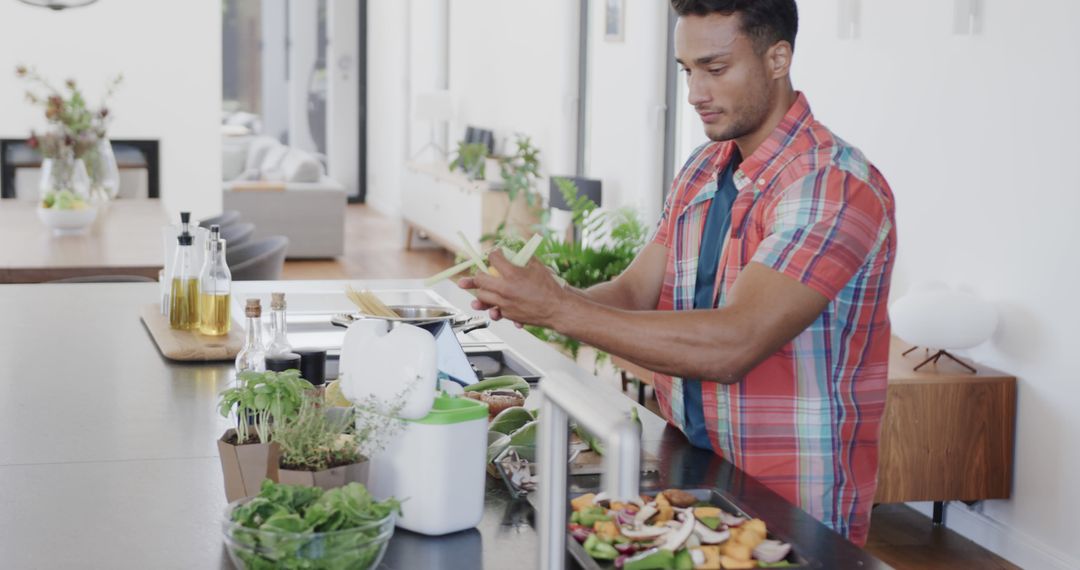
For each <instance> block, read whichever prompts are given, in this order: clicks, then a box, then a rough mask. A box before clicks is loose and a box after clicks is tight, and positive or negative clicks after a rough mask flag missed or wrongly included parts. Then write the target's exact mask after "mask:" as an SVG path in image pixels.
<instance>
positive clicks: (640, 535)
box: [619, 526, 671, 540]
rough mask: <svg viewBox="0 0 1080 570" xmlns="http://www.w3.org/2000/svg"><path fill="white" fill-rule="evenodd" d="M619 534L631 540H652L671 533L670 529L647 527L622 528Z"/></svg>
mask: <svg viewBox="0 0 1080 570" xmlns="http://www.w3.org/2000/svg"><path fill="white" fill-rule="evenodd" d="M619 532H621V533H622V535H623V536H625V537H626V538H629V539H630V540H651V539H654V538H660V537H661V536H666V535H667V534H669V533H670V532H671V529H670V528H667V527H663V526H645V527H641V528H627V527H622V528H621V529H619Z"/></svg>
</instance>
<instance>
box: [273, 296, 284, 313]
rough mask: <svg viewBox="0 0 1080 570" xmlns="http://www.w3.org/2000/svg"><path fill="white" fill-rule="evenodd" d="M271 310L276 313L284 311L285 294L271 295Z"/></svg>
mask: <svg viewBox="0 0 1080 570" xmlns="http://www.w3.org/2000/svg"><path fill="white" fill-rule="evenodd" d="M270 308H271V309H273V310H275V311H284V310H285V293H270Z"/></svg>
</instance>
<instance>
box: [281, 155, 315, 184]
mask: <svg viewBox="0 0 1080 570" xmlns="http://www.w3.org/2000/svg"><path fill="white" fill-rule="evenodd" d="M279 168H280V169H281V172H282V174H283V175H284V180H285V182H318V181H319V179H320V178H322V175H323V168H322V163H320V162H319V159H317V158H315V157H314V156H312V155H311V154H308V153H306V152H304V151H302V150H299V149H295V148H291V149H289V152H288V153H287V154H286V155H285V157H284V158H282V159H281V164H280V165H279Z"/></svg>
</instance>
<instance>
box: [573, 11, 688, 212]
mask: <svg viewBox="0 0 1080 570" xmlns="http://www.w3.org/2000/svg"><path fill="white" fill-rule="evenodd" d="M625 9H626V13H625V14H624V19H623V25H624V26H625V28H624V34H623V41H622V42H609V41H606V40H605V39H604V10H605V2H596V1H593V2H590V5H589V46H588V50H589V54H588V57H589V60H588V68H587V69H588V86H587V89H586V99H587V105H588V107H587V110H586V115H585V116H586V120H587V121H588V125H587V127H586V136H587V142H586V145H587V150H586V173H585V174H586V176H587V177H589V178H599V179H601V180H602V181H603V193H604V195H603V202H604V204H603V205H604V208H605V209H607V208H619V207H623V206H631V207H633V208H635V209H637V211H638V212H639V214H641V219H642V220H643V221H644V222H645V223H646V225H647V226H649V227H651V226H652V224H653V223H654V222H655V221H656V220H657V219H658V218H659V215H660V210H661V208H662V206H663V175H664V172H663V155H664V110H665V101H664V76H665V72H666V69H667V41H668V37H667V36H668V34H667V16H668V10H669V7H668V4H667V2H633V1H629V2H626V3H625Z"/></svg>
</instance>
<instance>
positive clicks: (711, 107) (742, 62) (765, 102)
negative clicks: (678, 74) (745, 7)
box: [675, 14, 774, 141]
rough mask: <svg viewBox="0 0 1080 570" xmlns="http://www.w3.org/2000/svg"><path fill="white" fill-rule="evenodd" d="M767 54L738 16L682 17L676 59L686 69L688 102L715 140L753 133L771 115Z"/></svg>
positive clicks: (771, 86)
mask: <svg viewBox="0 0 1080 570" xmlns="http://www.w3.org/2000/svg"><path fill="white" fill-rule="evenodd" d="M766 57H767V56H766V54H758V53H755V51H754V43H753V41H752V40H751V39H750V37H748V36H747V35H746V34H744V33H743V32H742V30H740V28H739V15H738V14H733V15H730V16H724V15H721V14H710V15H708V16H693V15H691V16H682V17H680V18H679V21H678V23H677V24H676V26H675V58H676V60H678V62H679V64H680V66H681V67H682V71H683V73H685V74H686V85H687V88H688V89H687V91H688V92H689V94H690V96H689V102H690V104H691V105H693V107H694V110H695V111H697V113H698V115H700V116H701V122H702V123H704V126H705V134H706V135H708V137H709V138H710V139H711V140H714V141H727V140H733V139H738V138H741V137H743V136H746V135H748V134H750V133H753V132H754V131H755V130H757V129H758V127H760V126H761V125H762V123H763V122H764V121H765V119H766V117H767V116H768V114H769V107H770V102H771V100H772V97H773V90H774V88H773V83H772V80H771V79H770V78H769V75H768V73H767V72H766V65H765V62H766Z"/></svg>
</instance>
